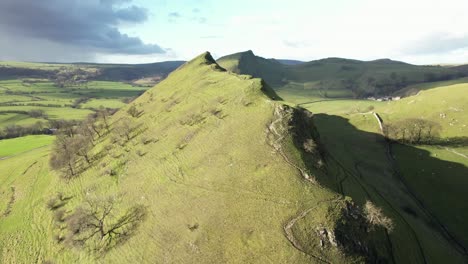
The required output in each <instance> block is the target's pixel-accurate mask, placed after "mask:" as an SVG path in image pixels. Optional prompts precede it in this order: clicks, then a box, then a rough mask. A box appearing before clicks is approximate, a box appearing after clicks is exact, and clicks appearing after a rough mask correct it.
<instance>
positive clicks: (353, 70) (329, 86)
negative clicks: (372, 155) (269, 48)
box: [218, 51, 468, 98]
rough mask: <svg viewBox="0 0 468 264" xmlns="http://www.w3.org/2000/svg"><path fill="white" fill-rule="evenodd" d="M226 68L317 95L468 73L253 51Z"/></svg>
mask: <svg viewBox="0 0 468 264" xmlns="http://www.w3.org/2000/svg"><path fill="white" fill-rule="evenodd" d="M218 62H219V64H220V65H221V66H223V67H225V68H226V69H228V70H230V71H233V72H236V73H242V74H249V75H252V76H254V77H259V78H263V79H265V81H266V82H267V83H268V84H270V85H271V86H272V87H273V88H274V89H276V90H277V91H279V92H280V95H281V93H289V92H291V93H293V92H294V93H296V94H298V93H300V94H304V95H307V96H315V97H329V98H336V97H367V96H385V95H390V94H392V93H394V92H396V91H398V90H400V89H402V88H404V87H406V86H408V85H411V84H416V83H423V82H434V81H442V80H452V79H456V78H460V77H463V76H465V75H467V74H468V73H465V72H463V71H461V70H460V69H455V68H446V67H440V66H418V65H411V64H408V63H404V62H399V61H393V60H389V59H380V60H374V61H359V60H349V59H342V58H327V59H321V60H316V61H310V62H305V63H301V64H293V65H285V64H282V63H280V62H279V61H277V60H273V59H264V58H262V57H259V56H256V55H255V54H254V53H253V52H252V51H246V52H240V53H236V54H232V55H228V56H225V57H222V58H220V59H219V60H218Z"/></svg>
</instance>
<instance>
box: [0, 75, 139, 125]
mask: <svg viewBox="0 0 468 264" xmlns="http://www.w3.org/2000/svg"><path fill="white" fill-rule="evenodd" d="M146 89H147V88H144V87H134V86H132V85H129V84H126V83H121V82H110V81H90V82H87V83H83V84H80V85H77V84H75V85H66V86H65V87H58V86H57V85H56V84H55V83H53V82H52V81H49V80H44V79H31V78H27V79H15V80H1V81H0V128H5V127H7V126H11V125H19V126H28V125H33V124H34V123H36V122H37V121H43V122H46V121H47V120H54V119H55V120H56V119H65V120H81V119H84V118H86V117H87V116H88V115H89V114H90V113H93V111H94V110H96V109H99V108H100V107H104V108H121V107H123V106H124V105H125V103H124V101H125V100H130V99H131V98H134V97H136V96H138V95H140V94H141V93H143V92H144V91H145V90H146ZM37 110H39V111H40V112H41V114H40V115H39V116H34V114H31V112H32V111H33V112H34V111H37Z"/></svg>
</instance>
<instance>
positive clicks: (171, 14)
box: [169, 12, 182, 18]
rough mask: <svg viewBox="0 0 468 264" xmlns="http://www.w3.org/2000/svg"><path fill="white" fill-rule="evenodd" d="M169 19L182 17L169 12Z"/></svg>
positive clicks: (176, 13)
mask: <svg viewBox="0 0 468 264" xmlns="http://www.w3.org/2000/svg"><path fill="white" fill-rule="evenodd" d="M169 17H172V18H179V17H182V15H180V13H179V12H171V13H169Z"/></svg>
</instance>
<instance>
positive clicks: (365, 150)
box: [302, 80, 468, 263]
mask: <svg viewBox="0 0 468 264" xmlns="http://www.w3.org/2000/svg"><path fill="white" fill-rule="evenodd" d="M413 88H414V89H418V90H420V92H419V93H418V94H417V95H415V96H410V97H407V98H403V99H401V100H398V101H388V102H378V101H371V100H322V101H317V102H314V103H310V104H304V105H302V106H303V107H306V108H307V109H309V110H310V111H312V112H314V113H316V118H315V124H316V127H317V128H318V131H319V133H320V134H321V141H322V142H323V144H324V145H325V146H326V148H327V152H328V154H327V155H325V156H328V157H329V159H332V160H336V161H337V162H338V163H339V164H341V165H340V166H342V168H343V170H346V173H343V172H340V169H338V172H337V179H336V182H334V183H333V184H334V185H335V186H343V187H337V188H338V190H339V191H341V192H343V193H344V194H346V195H349V194H350V193H353V192H356V191H357V192H358V193H359V192H362V189H366V191H367V194H364V195H368V196H371V197H372V196H374V197H375V196H379V197H380V199H384V201H385V202H384V203H383V207H384V208H386V209H387V210H388V212H389V214H390V212H392V211H393V213H394V214H396V215H398V217H397V219H400V220H399V221H402V222H400V224H397V226H400V227H401V228H403V229H406V231H403V232H404V233H408V234H409V233H413V234H414V235H415V237H416V238H417V239H418V240H419V242H418V243H419V244H420V245H421V248H422V254H421V255H422V256H423V257H424V258H425V259H426V261H427V262H429V263H430V262H435V263H438V262H444V261H448V260H447V254H449V255H452V256H456V255H459V256H460V255H464V256H465V260H464V261H462V260H458V261H456V260H452V261H449V262H453V263H465V262H466V255H467V249H468V241H467V239H466V238H467V237H468V225H467V224H466V221H464V219H465V218H466V217H468V216H467V215H466V213H465V212H468V206H467V205H466V203H465V202H464V200H465V199H464V197H465V192H466V191H465V187H464V186H467V184H468V178H467V177H466V175H468V158H467V157H468V144H467V141H468V140H467V135H468V131H467V128H466V127H467V125H468V120H467V118H466V116H467V115H466V109H468V98H467V96H468V93H467V91H468V85H467V83H466V80H465V81H463V80H458V81H453V82H439V83H432V84H426V85H418V86H415V87H413ZM318 113H326V114H318ZM374 113H378V115H379V117H380V120H381V121H382V122H383V125H384V127H385V126H392V127H396V128H399V129H401V131H403V129H408V128H409V127H416V126H417V124H418V123H419V124H421V123H422V124H424V123H425V124H427V125H431V127H432V130H433V132H434V135H436V137H434V138H432V139H429V140H426V141H424V142H420V143H413V144H411V143H408V142H402V143H398V142H393V141H388V140H386V139H385V138H384V137H383V135H382V131H381V130H380V128H379V123H378V121H377V119H376V117H375V116H374ZM401 135H402V133H400V136H401ZM385 174H389V175H390V174H391V175H393V176H392V177H388V178H381V177H382V175H385ZM391 178H393V179H394V180H395V181H390V182H388V181H387V180H388V179H391ZM376 179H377V180H376ZM353 181H357V182H358V183H357V185H356V186H355V187H353V184H352V182H353ZM359 183H360V185H359ZM383 183H384V184H383ZM340 188H341V189H340ZM400 188H403V190H405V191H404V192H405V193H406V194H403V193H399V192H400V191H399V190H398V189H400ZM352 197H353V198H355V199H356V200H357V199H358V198H357V196H355V195H352ZM385 203H387V205H385ZM405 222H406V223H405ZM395 233H398V231H395V232H394V234H395ZM436 237H439V238H436ZM444 240H445V242H443V241H444ZM435 241H440V242H441V244H439V245H437V246H436V245H435V244H434V242H435ZM405 244H409V243H405ZM451 251H452V253H449V252H451ZM412 252H415V251H414V250H413V251H412ZM457 252H458V253H457Z"/></svg>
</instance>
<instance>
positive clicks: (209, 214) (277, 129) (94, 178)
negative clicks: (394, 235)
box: [0, 53, 390, 263]
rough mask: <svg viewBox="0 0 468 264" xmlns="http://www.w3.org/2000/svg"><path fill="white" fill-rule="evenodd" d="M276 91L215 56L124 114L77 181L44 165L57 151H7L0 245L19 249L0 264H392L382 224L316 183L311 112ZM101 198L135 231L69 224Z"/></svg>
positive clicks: (2, 165) (2, 255)
mask: <svg viewBox="0 0 468 264" xmlns="http://www.w3.org/2000/svg"><path fill="white" fill-rule="evenodd" d="M267 94H270V96H267ZM273 96H274V93H273V92H272V91H268V87H264V86H263V82H262V81H261V80H260V79H252V78H251V77H249V76H242V75H236V74H232V73H228V72H226V71H225V70H224V69H222V68H221V67H219V66H218V65H217V64H216V63H215V62H214V60H213V59H212V58H211V56H210V55H209V54H208V53H206V54H202V55H201V56H199V57H197V58H196V59H194V60H192V61H191V62H189V63H187V64H186V65H184V66H183V67H182V68H180V69H179V70H177V71H175V72H173V73H172V74H171V75H170V77H169V78H167V79H166V80H164V81H163V82H161V83H160V84H159V85H158V86H157V87H155V88H154V89H151V90H149V91H147V92H146V93H145V94H144V95H142V96H141V97H139V98H138V99H137V100H136V101H134V102H133V103H132V105H131V106H128V107H125V108H124V109H122V110H121V111H119V112H117V113H116V114H115V115H114V116H113V117H112V118H111V120H109V124H110V129H109V132H107V133H105V132H104V134H103V136H102V137H100V138H96V141H95V143H94V144H95V147H94V148H93V149H92V150H91V151H90V155H91V157H92V158H91V164H87V163H85V161H84V160H82V159H80V160H77V161H76V162H77V164H78V165H77V166H78V167H79V168H81V169H80V170H79V171H80V173H79V175H75V176H74V177H72V178H70V179H69V180H63V179H62V180H61V179H60V175H61V174H62V172H60V171H54V172H52V171H49V170H48V166H47V161H48V157H47V152H48V149H49V148H48V147H42V148H39V149H36V148H32V149H30V150H29V151H26V152H24V150H22V151H23V154H21V155H20V156H14V155H9V156H10V157H9V158H7V159H4V160H1V161H0V171H1V173H0V181H1V182H2V185H1V187H0V193H1V195H2V196H3V198H2V199H1V201H2V203H1V204H0V208H2V210H3V212H4V214H3V215H2V217H1V218H0V230H1V231H0V248H2V249H7V248H8V249H10V250H2V251H0V259H1V260H2V262H8V263H15V262H16V263H24V262H39V263H41V262H44V261H53V262H57V263H63V262H65V263H69V262H80V263H93V262H96V261H98V262H112V263H128V262H133V261H138V262H146V263H154V262H171V263H193V262H196V263H212V262H229V263H265V262H295V263H309V262H317V263H318V262H323V261H325V262H330V261H338V262H341V263H347V262H355V261H364V260H365V259H367V260H369V261H377V260H379V259H380V260H385V259H387V260H388V259H389V258H390V255H389V251H388V245H387V244H386V242H385V237H384V234H385V233H384V231H383V230H384V229H383V228H382V227H379V226H376V227H372V228H371V226H370V224H369V223H367V222H366V220H364V213H362V209H361V208H360V207H358V206H357V205H355V204H354V203H353V202H352V201H351V199H350V198H345V197H343V196H340V195H338V194H336V193H335V192H333V191H331V190H329V189H327V188H324V187H322V186H321V185H320V184H319V183H318V182H316V180H317V179H318V175H320V174H325V170H324V169H323V168H322V167H321V165H320V164H321V162H322V161H321V158H320V154H319V152H318V148H317V147H316V144H315V143H314V132H313V131H314V130H313V124H312V123H311V120H310V116H309V114H308V112H306V111H304V110H300V109H294V108H290V107H288V106H286V105H283V104H282V103H281V102H277V101H274V100H272V99H271V97H273ZM132 106H133V107H135V108H137V110H138V112H139V114H138V115H135V117H132V116H130V115H129V114H128V112H129V111H127V110H129V109H130V108H131V107H132ZM125 128H126V129H125ZM303 128H308V129H306V130H303ZM5 144H6V145H8V142H7V143H5ZM9 145H10V146H11V145H14V144H9ZM54 151H57V149H55V148H54ZM12 152H14V150H12ZM52 154H54V153H52ZM31 190H34V191H31ZM110 201H112V206H111V207H105V206H106V205H108V203H109V202H110ZM101 203H102V204H104V205H102V206H104V207H105V208H110V209H108V210H110V211H109V212H110V214H108V213H104V214H103V215H105V216H107V215H109V217H108V218H110V219H108V218H106V222H105V225H112V223H114V222H115V221H117V222H116V223H128V222H126V221H133V220H135V221H133V222H131V223H132V228H131V229H130V227H129V228H126V229H117V231H119V232H117V231H116V233H112V234H113V236H112V239H111V240H109V237H107V236H106V237H102V238H98V239H95V237H94V235H91V236H90V238H89V240H88V239H85V238H83V237H80V239H83V240H76V239H78V238H77V237H76V236H79V235H82V233H81V232H85V231H84V230H88V229H89V228H90V225H86V228H88V229H84V228H85V227H84V226H82V227H80V228H79V229H73V228H72V227H73V226H75V225H76V224H77V221H78V223H79V222H80V221H85V220H86V219H89V218H86V217H85V216H86V215H85V216H83V214H84V213H83V212H88V213H90V214H92V212H95V211H94V210H97V211H96V212H98V211H100V210H101V209H102V208H101V207H100V205H101ZM114 203H115V204H114ZM89 207H90V208H91V209H92V208H94V209H93V210H91V209H87V208H89ZM84 210H85V211H84ZM86 210H90V211H86ZM102 210H103V209H102ZM106 210H107V209H106ZM103 212H106V211H103ZM136 212H139V213H138V216H139V217H136V216H135V215H133V214H132V213H136ZM80 215H81V217H78V216H80ZM92 215H94V214H92ZM119 216H120V218H119ZM143 216H144V217H143ZM83 217H84V218H83ZM122 219H124V220H122ZM121 221H123V222H121ZM31 222H32V223H34V224H33V225H31V224H30V223H31ZM122 225H124V227H122V228H125V227H126V226H125V224H122ZM367 229H369V230H367ZM80 230H81V231H80ZM122 230H124V231H122ZM72 231H73V232H72ZM348 234H349V235H352V236H351V237H349V236H348ZM75 238H76V239H75ZM74 239H75V240H74ZM20 241H21V243H19V242H20ZM80 241H81V242H80ZM108 241H109V243H108V244H107V242H108ZM79 242H80V243H79ZM103 243H104V244H103Z"/></svg>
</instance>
